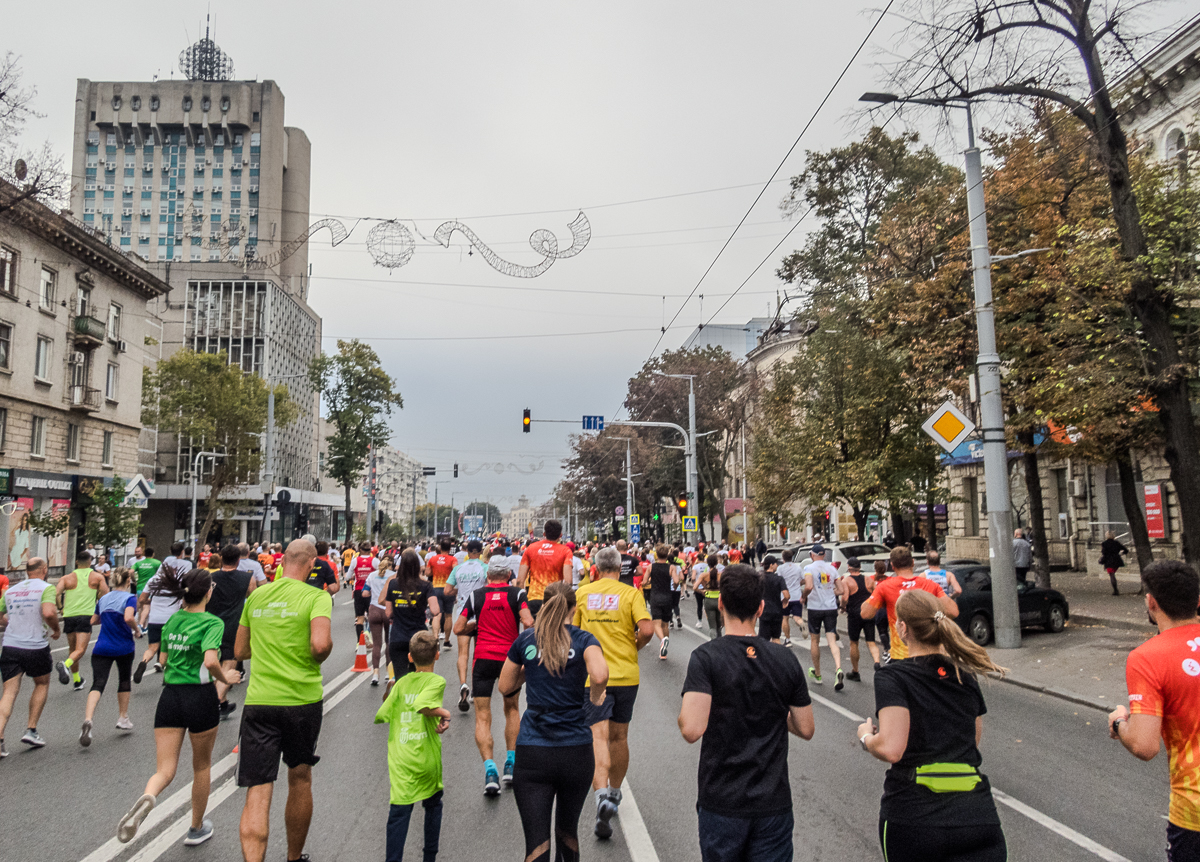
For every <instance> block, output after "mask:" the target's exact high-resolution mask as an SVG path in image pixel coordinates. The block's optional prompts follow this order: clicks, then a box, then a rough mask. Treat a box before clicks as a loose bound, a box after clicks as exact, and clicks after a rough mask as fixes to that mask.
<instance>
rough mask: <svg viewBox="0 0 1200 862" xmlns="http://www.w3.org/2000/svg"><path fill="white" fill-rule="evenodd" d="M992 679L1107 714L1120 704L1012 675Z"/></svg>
mask: <svg viewBox="0 0 1200 862" xmlns="http://www.w3.org/2000/svg"><path fill="white" fill-rule="evenodd" d="M990 679H997V680H999V681H1000V682H1006V683H1008V684H1009V685H1015V686H1017V687H1018V688H1024V689H1028V690H1029V691H1036V692H1038V693H1039V694H1047V695H1050V697H1056V698H1058V699H1059V700H1065V701H1067V702H1068V703H1074V704H1077V705H1079V706H1087V707H1090V708H1092V709H1096V710H1099V711H1100V712H1103V713H1105V714H1107V713H1109V712H1112V711H1113V710H1114V709H1115V708H1116V707H1117V706H1119V704H1115V703H1109V702H1108V701H1101V700H1096V699H1095V698H1090V697H1087V696H1085V695H1082V694H1077V693H1075V692H1073V691H1071V690H1070V689H1065V688H1059V687H1058V686H1053V685H1041V684H1040V683H1036V682H1029V681H1028V680H1024V679H1021V678H1020V677H1014V676H1011V675H1009V676H1005V677H990Z"/></svg>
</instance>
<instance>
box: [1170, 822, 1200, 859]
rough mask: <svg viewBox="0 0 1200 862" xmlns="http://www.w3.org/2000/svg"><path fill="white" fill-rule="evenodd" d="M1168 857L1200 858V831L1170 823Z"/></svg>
mask: <svg viewBox="0 0 1200 862" xmlns="http://www.w3.org/2000/svg"><path fill="white" fill-rule="evenodd" d="M1167 859H1168V860H1169V862H1170V860H1175V859H1179V860H1186V859H1200V832H1195V831H1193V830H1191V829H1184V828H1183V827H1182V826H1176V825H1175V824H1174V823H1168V824H1167Z"/></svg>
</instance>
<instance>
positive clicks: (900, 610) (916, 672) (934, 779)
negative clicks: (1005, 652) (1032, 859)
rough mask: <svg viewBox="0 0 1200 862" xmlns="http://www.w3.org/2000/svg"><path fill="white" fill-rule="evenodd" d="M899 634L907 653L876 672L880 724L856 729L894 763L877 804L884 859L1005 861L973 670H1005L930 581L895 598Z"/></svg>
mask: <svg viewBox="0 0 1200 862" xmlns="http://www.w3.org/2000/svg"><path fill="white" fill-rule="evenodd" d="M896 633H897V634H898V635H899V637H900V639H901V640H902V641H903V642H904V645H905V646H906V647H907V648H908V658H907V659H904V660H901V661H893V662H891V663H890V664H887V665H884V666H883V667H882V668H880V669H879V670H878V671H876V673H875V710H876V715H877V716H878V717H879V725H878V727H876V725H875V723H874V722H873V721H866V722H863V724H862V725H860V726H859V728H858V737H859V743H860V744H861V745H862V747H863V750H864V751H867V752H870V753H871V754H872V755H874V756H875V757H876V758H878V759H879V760H882V761H885V762H886V763H890V764H891V768H890V769H889V770H888V771H887V776H886V777H885V778H884V782H883V800H882V802H881V807H880V813H879V842H880V845H881V846H882V848H883V855H884V858H886V859H887V860H889V862H916V860H921V862H953V860H972V862H1004V860H1005V859H1007V858H1008V849H1007V846H1006V844H1005V840H1004V832H1003V831H1002V830H1001V828H1000V818H999V817H998V816H997V814H996V804H995V802H994V801H993V800H992V790H991V785H990V784H989V783H988V780H987V776H985V775H984V774H983V773H982V772H980V771H979V766H980V764H981V763H982V762H983V758H982V756H981V755H980V753H979V748H978V745H979V739H980V737H981V736H982V734H983V715H984V713H985V712H987V707H986V706H985V705H984V702H983V693H982V692H981V691H980V689H979V682H978V681H977V680H976V678H975V675H976V674H980V673H998V674H1001V675H1003V674H1004V673H1006V670H1005V669H1004V668H1002V667H999V666H998V665H996V664H995V663H994V662H993V661H992V659H991V657H990V656H989V655H988V653H987V650H985V649H984V648H983V647H981V646H978V645H977V644H975V643H974V642H973V641H971V640H970V639H969V638H968V637H967V636H966V635H965V634H963V631H962V629H960V628H959V627H958V624H957V623H955V622H954V620H953V619H951V618H950V617H948V616H946V614H945V613H944V612H943V611H942V609H941V607H940V606H939V604H938V600H937V599H936V598H934V596H932V595H931V594H929V593H927V592H924V591H922V590H908V591H906V592H904V593H902V594H901V595H900V598H899V599H898V600H897V601H896Z"/></svg>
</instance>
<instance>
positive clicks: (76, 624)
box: [62, 616, 92, 635]
mask: <svg viewBox="0 0 1200 862" xmlns="http://www.w3.org/2000/svg"><path fill="white" fill-rule="evenodd" d="M62 630H63V634H68V635H74V634H79V633H80V632H87V633H88V634H91V633H92V618H91V616H86V617H85V616H79V617H63V625H62Z"/></svg>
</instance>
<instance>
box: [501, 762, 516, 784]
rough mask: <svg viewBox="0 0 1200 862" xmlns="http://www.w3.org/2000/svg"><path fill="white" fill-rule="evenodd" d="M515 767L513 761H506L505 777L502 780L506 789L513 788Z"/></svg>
mask: <svg viewBox="0 0 1200 862" xmlns="http://www.w3.org/2000/svg"><path fill="white" fill-rule="evenodd" d="M515 765H516V764H515V763H513V761H511V760H506V761H504V775H503V776H502V779H501V780H502V781H503V782H504V786H505V787H512V781H513V767H514V766H515Z"/></svg>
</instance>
